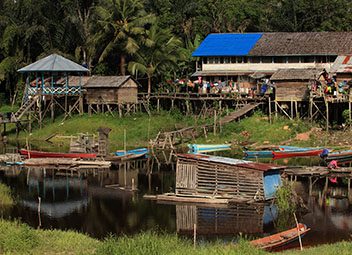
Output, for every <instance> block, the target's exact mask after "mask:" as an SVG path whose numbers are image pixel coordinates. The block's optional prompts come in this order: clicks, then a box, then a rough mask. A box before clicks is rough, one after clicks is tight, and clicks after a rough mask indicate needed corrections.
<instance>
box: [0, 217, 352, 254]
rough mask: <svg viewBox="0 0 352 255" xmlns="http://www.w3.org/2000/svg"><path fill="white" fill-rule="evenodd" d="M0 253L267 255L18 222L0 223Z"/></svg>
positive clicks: (322, 250) (315, 250)
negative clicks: (100, 236)
mask: <svg viewBox="0 0 352 255" xmlns="http://www.w3.org/2000/svg"><path fill="white" fill-rule="evenodd" d="M0 252H1V253H6V254H58V253H60V254H102V255H104V254H126V255H127V254H131V255H132V254H133V255H137V254H241V255H246V254H258V255H259V254H270V253H267V252H264V251H261V250H258V249H255V248H254V247H252V246H251V245H250V244H249V243H248V242H246V241H243V240H241V241H240V242H239V243H238V244H237V245H233V244H222V243H220V242H216V243H210V244H202V245H199V246H197V247H196V248H195V249H194V248H193V244H192V242H191V241H190V240H185V239H183V238H181V237H177V235H173V234H162V235H159V234H156V233H152V232H146V233H140V234H138V235H135V236H132V237H120V238H114V237H109V238H107V239H105V240H96V239H93V238H91V237H88V236H86V235H84V234H81V233H77V232H73V231H60V230H37V229H33V228H30V227H29V226H28V225H25V224H22V223H19V222H10V221H6V220H0ZM351 252H352V243H351V242H340V243H336V244H329V245H321V246H318V247H312V248H306V249H304V250H303V251H302V252H301V251H295V250H289V251H284V252H281V253H280V254H288V255H289V254H301V255H305V254H307V255H308V254H319V255H320V254H351Z"/></svg>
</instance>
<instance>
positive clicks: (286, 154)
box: [273, 149, 323, 159]
mask: <svg viewBox="0 0 352 255" xmlns="http://www.w3.org/2000/svg"><path fill="white" fill-rule="evenodd" d="M322 152H323V149H321V150H306V151H273V156H274V159H280V158H295V157H297V158H299V157H313V156H319V155H320V154H321V153H322Z"/></svg>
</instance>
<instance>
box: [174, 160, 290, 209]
mask: <svg viewBox="0 0 352 255" xmlns="http://www.w3.org/2000/svg"><path fill="white" fill-rule="evenodd" d="M283 168H284V167H281V166H277V165H271V164H263V163H253V162H251V161H244V160H238V159H233V158H225V157H216V156H208V155H200V154H197V155H195V154H182V155H178V160H177V166H176V196H187V197H202V198H225V199H229V200H233V201H242V202H245V201H264V200H267V199H271V198H273V197H274V196H275V192H276V190H277V188H278V187H279V186H280V185H281V179H280V169H283Z"/></svg>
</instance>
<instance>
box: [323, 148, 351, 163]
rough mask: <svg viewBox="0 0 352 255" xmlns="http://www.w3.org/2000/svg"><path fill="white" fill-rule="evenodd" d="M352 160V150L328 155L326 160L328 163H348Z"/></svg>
mask: <svg viewBox="0 0 352 255" xmlns="http://www.w3.org/2000/svg"><path fill="white" fill-rule="evenodd" d="M351 159H352V150H345V151H336V152H331V153H328V156H327V157H326V158H325V160H326V161H332V160H337V161H346V160H351Z"/></svg>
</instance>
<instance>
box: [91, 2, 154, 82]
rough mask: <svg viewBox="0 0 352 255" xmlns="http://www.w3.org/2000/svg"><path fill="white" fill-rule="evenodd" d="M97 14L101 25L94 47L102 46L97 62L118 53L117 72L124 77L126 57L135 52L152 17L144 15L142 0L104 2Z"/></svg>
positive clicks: (152, 19)
mask: <svg viewBox="0 0 352 255" xmlns="http://www.w3.org/2000/svg"><path fill="white" fill-rule="evenodd" d="M96 14H97V20H98V26H100V32H99V33H98V34H97V36H96V44H97V46H98V47H99V46H102V52H101V54H100V58H99V62H101V61H103V60H104V59H105V58H107V57H108V56H109V55H110V54H111V53H112V52H114V51H117V52H118V54H119V62H120V73H121V74H122V75H125V73H126V58H127V57H128V56H130V55H132V54H134V53H136V52H137V50H138V49H139V40H140V38H141V36H142V35H143V34H144V33H145V27H146V25H147V24H150V23H152V22H153V21H154V19H155V16H154V15H153V14H147V13H146V11H145V10H144V6H143V1H141V0H103V2H102V3H101V4H100V5H99V6H98V7H97V8H96Z"/></svg>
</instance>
